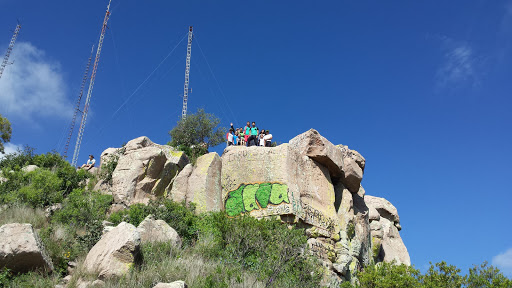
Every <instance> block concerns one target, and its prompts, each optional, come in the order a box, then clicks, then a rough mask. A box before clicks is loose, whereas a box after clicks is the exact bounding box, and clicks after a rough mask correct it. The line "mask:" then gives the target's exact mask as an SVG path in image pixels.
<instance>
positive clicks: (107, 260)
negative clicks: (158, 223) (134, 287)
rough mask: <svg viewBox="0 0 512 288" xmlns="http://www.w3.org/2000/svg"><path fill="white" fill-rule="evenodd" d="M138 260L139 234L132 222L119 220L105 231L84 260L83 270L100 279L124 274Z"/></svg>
mask: <svg viewBox="0 0 512 288" xmlns="http://www.w3.org/2000/svg"><path fill="white" fill-rule="evenodd" d="M138 261H140V234H139V232H138V231H137V228H135V226H133V225H132V224H129V223H126V222H121V223H120V224H119V225H117V226H116V227H115V228H114V229H112V230H110V231H109V232H107V233H105V234H104V235H103V236H102V237H101V239H100V241H98V243H96V245H94V247H92V249H91V250H90V251H89V253H88V254H87V257H86V258H85V261H84V264H83V266H84V268H85V271H86V272H88V273H91V274H98V277H99V278H100V279H105V278H111V277H119V276H123V275H125V274H126V273H127V272H128V271H129V270H130V268H131V267H132V266H133V265H134V264H135V263H137V262H138Z"/></svg>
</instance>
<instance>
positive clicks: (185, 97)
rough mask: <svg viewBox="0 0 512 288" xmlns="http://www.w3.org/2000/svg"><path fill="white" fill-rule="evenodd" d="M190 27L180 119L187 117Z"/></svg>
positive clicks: (190, 28) (190, 49) (190, 44)
mask: <svg viewBox="0 0 512 288" xmlns="http://www.w3.org/2000/svg"><path fill="white" fill-rule="evenodd" d="M192 36H193V34H192V26H190V27H189V28H188V45H187V64H186V66H185V86H184V87H183V110H181V118H182V119H185V118H186V117H187V103H188V79H189V75H190V56H191V55H192Z"/></svg>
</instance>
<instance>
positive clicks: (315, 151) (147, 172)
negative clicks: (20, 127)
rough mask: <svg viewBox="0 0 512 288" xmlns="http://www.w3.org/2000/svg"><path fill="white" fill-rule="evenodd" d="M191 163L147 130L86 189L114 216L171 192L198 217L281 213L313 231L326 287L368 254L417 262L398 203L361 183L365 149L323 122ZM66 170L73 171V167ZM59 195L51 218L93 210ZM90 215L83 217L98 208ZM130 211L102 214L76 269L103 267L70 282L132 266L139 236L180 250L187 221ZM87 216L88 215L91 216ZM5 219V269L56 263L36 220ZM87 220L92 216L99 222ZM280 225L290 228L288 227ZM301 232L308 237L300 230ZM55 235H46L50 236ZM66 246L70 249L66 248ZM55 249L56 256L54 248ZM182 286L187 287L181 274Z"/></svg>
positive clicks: (110, 158)
mask: <svg viewBox="0 0 512 288" xmlns="http://www.w3.org/2000/svg"><path fill="white" fill-rule="evenodd" d="M61 161H64V160H61ZM189 162H190V161H189V159H188V158H187V156H186V155H185V153H184V152H181V151H177V150H175V149H174V148H173V147H170V146H168V145H159V144H155V143H153V142H152V141H151V140H150V139H148V138H147V137H139V138H136V139H133V140H131V141H129V142H128V143H127V144H126V145H125V146H124V147H121V148H108V149H106V150H105V151H104V152H103V153H102V155H101V166H100V169H98V168H94V169H93V170H91V172H92V173H93V174H98V175H101V177H99V179H101V180H99V182H97V183H96V184H95V185H92V184H94V182H92V183H90V185H89V186H90V187H91V188H88V189H89V190H88V191H91V193H96V194H98V195H100V196H102V197H103V196H104V197H107V198H108V199H110V200H108V199H106V198H105V200H102V201H103V202H104V203H106V206H104V207H105V208H103V209H105V210H104V211H105V212H107V210H108V213H107V214H109V215H110V216H112V215H115V214H116V213H124V212H126V211H128V210H129V209H131V208H133V207H136V205H134V204H137V205H140V204H151V203H152V202H151V200H158V199H160V200H162V199H165V198H169V199H172V200H173V201H174V202H173V201H168V202H171V203H176V202H178V203H185V204H191V203H193V206H194V207H195V210H193V211H194V212H188V213H190V215H193V216H194V217H198V216H196V215H194V214H193V213H196V214H198V215H205V214H204V213H208V212H218V211H225V214H221V213H217V214H218V215H222V216H221V218H222V219H225V220H229V219H227V218H226V216H224V215H227V217H229V218H237V216H240V215H250V216H252V217H254V218H258V219H260V218H272V219H277V220H279V221H280V222H281V223H284V224H285V225H288V228H289V229H293V228H294V227H297V228H303V229H304V231H305V233H306V235H307V244H308V246H309V249H308V250H307V251H309V252H308V253H311V254H313V255H314V256H316V258H317V259H319V261H320V264H321V265H322V266H323V267H325V269H322V270H323V271H324V272H323V276H322V277H321V278H323V280H322V285H323V286H328V287H338V286H339V285H340V284H341V283H342V282H345V281H351V282H354V279H355V277H354V276H355V273H356V272H358V271H361V270H362V269H363V268H364V267H366V266H368V265H369V264H371V263H376V262H383V261H384V262H392V261H395V262H396V263H398V264H406V265H410V258H409V254H408V252H407V248H406V247H405V245H404V243H403V241H402V239H401V238H400V234H399V231H400V230H401V225H400V218H399V216H398V212H397V209H396V208H395V207H394V206H393V205H392V204H391V203H390V202H389V201H387V200H386V199H383V198H379V197H374V196H369V195H366V192H365V190H364V189H363V187H362V186H361V181H362V179H363V173H364V169H365V165H366V160H365V158H364V157H363V156H362V155H361V154H360V153H358V152H357V151H355V150H351V149H349V147H348V146H344V145H334V144H332V143H331V142H329V141H328V140H327V139H325V138H324V137H322V136H321V135H320V134H319V133H318V132H317V131H316V130H313V129H311V130H309V131H307V132H305V133H303V134H300V135H298V136H296V137H295V138H293V139H291V140H290V141H289V143H286V144H282V145H279V146H277V147H245V146H230V147H228V148H226V149H225V150H224V153H223V154H222V156H219V155H218V154H217V153H208V154H206V155H203V156H201V157H199V158H198V159H197V160H196V161H195V163H189ZM66 164H67V163H66ZM69 169H71V172H73V173H75V171H74V169H73V168H72V167H69ZM22 170H23V171H20V172H16V173H18V174H16V173H15V174H16V175H20V177H25V176H23V175H32V174H30V173H36V174H33V176H34V175H46V176H43V177H49V176H51V175H53V174H52V172H49V171H46V170H41V169H39V168H38V167H37V166H33V165H32V166H27V167H25V168H24V169H22ZM45 171H46V172H45ZM81 172H83V173H81V174H84V173H85V172H84V171H81ZM13 173H14V172H13ZM25 173H29V174H25ZM38 173H39V174H38ZM41 173H43V174H41ZM45 173H46V174H45ZM48 173H49V174H48ZM15 174H13V175H15ZM82 176H84V177H85V176H86V175H82ZM31 177H32V176H31ZM52 177H56V176H52ZM13 179H14V178H13ZM83 179H86V178H83ZM93 179H94V178H93ZM1 181H3V182H5V181H8V180H7V179H3V180H1ZM11 181H12V180H11ZM87 181H89V180H87ZM59 183H60V182H59ZM84 185H85V184H84ZM92 186H94V189H92ZM94 191H100V192H101V194H100V193H98V192H94ZM38 193H39V192H38ZM73 193H75V194H73V195H75V196H73V197H82V196H78V195H88V194H84V193H85V192H83V191H82V190H78V191H76V192H73ZM110 195H111V196H110ZM83 197H89V196H83ZM85 199H86V198H84V201H88V200H85ZM89 199H92V198H89ZM98 199H99V198H98ZM105 201H108V202H105ZM53 203H56V204H53V205H51V206H48V207H47V216H46V217H47V218H48V219H50V218H51V215H52V214H53V213H55V211H58V210H59V209H63V210H66V211H67V212H60V214H59V212H56V213H57V214H59V215H60V216H59V217H60V218H59V219H61V220H60V221H61V222H60V223H63V222H62V221H63V217H67V216H63V215H68V214H65V213H68V212H69V213H71V212H70V211H77V212H76V213H79V214H76V213H75V212H73V213H75V214H69V215H82V214H83V213H86V214H87V213H93V212H92V211H90V210H80V209H82V208H80V207H87V205H91V203H88V202H85V203H84V202H76V204H70V203H71V202H70V201H69V200H64V201H63V205H61V204H60V203H58V202H53ZM153 203H154V202H153ZM93 204H94V203H93ZM72 205H75V206H76V207H75V206H72ZM102 205H105V204H102ZM151 205H154V204H151ZM173 205H178V204H173ZM143 206H144V205H143ZM187 206H189V205H187ZM6 207H7V206H6ZM66 207H67V208H66ZM90 207H93V206H90ZM95 207H99V206H95ZM108 207H110V208H108ZM162 207H163V208H162ZM162 207H160V208H158V209H160V210H162V209H164V210H165V209H166V208H165V207H166V206H162ZM181 207H184V206H181ZM6 209H8V208H6ZM69 209H75V210H69ZM79 211H82V212H79ZM83 211H85V212H83ZM87 211H89V212H87ZM155 211H156V210H155ZM80 213H82V214H80ZM102 213H103V212H102ZM84 215H85V214H84ZM87 215H89V216H87ZM87 215H85V217H91V216H92V215H91V214H87ZM145 215H147V214H145ZM49 217H50V218H49ZM74 217H75V216H74ZM77 217H78V216H77ZM144 217H146V216H144ZM97 219H99V221H101V219H107V218H104V216H103V218H102V217H99V218H97ZM110 219H112V217H111V218H110ZM123 219H124V218H123ZM123 219H120V220H119V221H117V222H116V223H120V224H119V225H114V224H113V223H109V222H108V221H103V224H102V225H103V227H104V228H103V236H101V237H100V236H98V238H95V240H94V242H92V245H91V246H89V248H88V249H87V250H85V252H86V253H85V254H87V255H85V254H83V255H84V256H86V257H85V259H84V261H83V263H81V264H79V265H78V267H79V270H80V271H82V272H81V273H85V274H83V275H96V276H93V279H89V280H90V281H89V282H87V281H85V280H83V281H82V280H81V278H80V277H81V276H78V278H77V277H75V278H72V277H71V275H68V276H66V277H65V278H64V279H62V281H63V282H62V283H64V284H65V283H68V284H69V283H74V284H72V285H71V287H74V286H73V285H75V286H78V287H90V286H91V285H92V286H94V285H96V284H98V283H100V284H101V281H102V280H105V279H115V278H116V277H119V276H122V275H126V273H127V272H128V271H130V269H131V267H132V266H133V265H134V264H137V263H141V261H143V260H142V255H141V254H142V253H141V245H144V244H145V243H153V242H158V243H167V244H170V245H171V246H172V247H177V248H178V249H180V248H179V247H181V244H182V238H181V237H184V235H183V233H185V234H186V233H187V232H186V231H187V230H186V229H189V228H183V225H182V223H179V222H173V223H174V224H175V225H178V226H180V227H181V228H180V229H181V230H180V229H177V230H179V231H181V233H182V235H179V234H180V233H177V231H176V230H174V229H173V227H170V226H169V225H168V223H169V222H167V223H166V222H165V221H162V220H160V219H155V218H154V217H153V216H151V215H147V217H146V219H144V221H142V222H140V221H139V222H138V221H135V222H133V221H132V223H133V224H135V225H132V224H130V223H126V222H121V221H123ZM249 219H252V218H249ZM132 220H133V219H132ZM141 220H142V219H141ZM233 220H236V219H233ZM48 221H49V222H51V221H50V220H48ZM83 221H85V222H87V220H86V219H85V220H83ZM127 221H128V220H127ZM256 222H258V221H256ZM7 223H8V224H5V225H3V226H1V227H0V268H2V269H3V268H8V269H9V270H10V271H12V272H15V273H18V272H20V273H24V272H27V271H34V270H43V271H52V270H54V269H55V268H54V265H53V264H52V259H51V258H52V257H49V255H48V253H47V252H46V251H45V247H44V245H43V243H42V241H41V240H40V238H39V237H38V231H36V229H34V228H33V227H32V225H30V224H21V223H11V222H7ZM87 223H90V224H88V225H95V224H94V223H95V222H94V221H89V222H87ZM137 225H138V227H136V226H137ZM253 225H254V224H253ZM277 225H279V226H280V227H283V228H284V230H285V231H289V230H288V229H286V226H281V225H280V224H279V223H277ZM55 227H57V228H55V229H56V230H55V231H54V232H51V231H52V230H46V231H47V232H46V233H48V231H50V232H51V233H53V234H52V235H54V236H52V237H53V238H51V237H50V238H48V236H46V239H55V240H58V241H61V240H59V239H63V237H64V236H62V235H61V236H58V234H59V233H60V232H58V231H59V228H58V226H55ZM174 228H176V227H174ZM52 229H53V228H52ZM184 229H185V230H184ZM91 231H92V230H91ZM290 231H291V230H290ZM296 231H298V230H296ZM77 233H78V232H77ZM243 233H251V231H250V229H249V230H248V231H244V232H243ZM61 234H62V233H61ZM299 234H300V235H301V237H304V236H303V235H304V234H303V232H300V233H299ZM180 236H181V237H180ZM80 237H81V236H80ZM64 238H65V237H64ZM91 239H94V237H93V238H91ZM287 239H288V238H287ZM51 241H52V240H47V241H46V245H48V244H51ZM73 241H74V240H73ZM303 241H305V239H304V240H303ZM68 243H75V242H68ZM286 243H287V242H286ZM302 243H303V244H300V245H302V246H297V247H303V246H304V245H305V244H304V243H305V242H302ZM285 245H289V244H285ZM90 247H92V249H91V248H90ZM294 249H295V250H296V248H294ZM295 250H294V251H295ZM299 250H301V249H299ZM53 251H55V247H54V250H53ZM67 253H68V254H67V256H64V258H66V257H69V252H67ZM294 253H295V252H294ZM53 254H54V256H53V257H55V252H53ZM61 261H62V259H61ZM60 263H62V262H60ZM67 265H68V267H67V268H68V271H67V272H68V274H71V273H73V271H74V270H75V266H76V265H77V264H76V263H74V262H68V263H67ZM314 266H316V267H318V266H317V265H316V264H314ZM61 267H62V266H61ZM61 271H62V270H61ZM59 273H62V272H59ZM64 275H66V273H64V274H63V276H64ZM81 275H82V274H81ZM89 278H90V277H89ZM71 279H74V280H71ZM0 280H1V279H0ZM93 280H95V282H93ZM70 281H71V282H70ZM77 281H78V282H77ZM98 281H100V282H98ZM270 281H271V280H270ZM94 283H96V284H94ZM162 285H163V284H162ZM176 285H179V286H176V287H185V284H184V283H181V282H180V283H178V284H176ZM162 287H163V286H162ZM166 287H167V286H166ZM169 287H171V286H169Z"/></svg>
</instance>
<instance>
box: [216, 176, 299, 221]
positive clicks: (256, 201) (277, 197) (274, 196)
mask: <svg viewBox="0 0 512 288" xmlns="http://www.w3.org/2000/svg"><path fill="white" fill-rule="evenodd" d="M283 202H284V203H290V200H289V199H288V186H287V185H286V184H280V183H256V184H241V185H240V186H239V187H238V188H237V189H236V190H233V191H230V192H229V193H228V197H227V198H226V203H225V204H226V206H225V207H226V212H227V214H228V215H229V216H236V215H239V214H242V213H246V212H251V211H253V210H258V209H262V208H263V209H264V208H267V206H268V204H273V205H279V204H281V203H283Z"/></svg>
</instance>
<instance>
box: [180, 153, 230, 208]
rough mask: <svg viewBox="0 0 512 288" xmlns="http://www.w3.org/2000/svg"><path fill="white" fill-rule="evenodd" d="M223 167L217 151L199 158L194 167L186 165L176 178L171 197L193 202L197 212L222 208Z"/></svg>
mask: <svg viewBox="0 0 512 288" xmlns="http://www.w3.org/2000/svg"><path fill="white" fill-rule="evenodd" d="M221 169H222V161H221V159H220V157H219V155H218V154H217V153H215V152H212V153H208V154H205V155H203V156H201V157H199V158H197V160H196V164H195V165H194V166H193V167H190V166H188V167H186V169H183V170H182V173H183V175H182V173H180V174H179V175H178V177H177V178H176V181H175V182H176V183H175V185H173V187H172V189H171V192H170V197H171V199H173V200H174V201H177V202H180V201H183V200H185V202H187V203H190V202H193V203H194V204H195V205H196V212H197V213H202V212H209V211H220V210H222V208H223V204H222V190H221ZM185 179H186V180H185ZM178 181H179V182H178Z"/></svg>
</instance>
